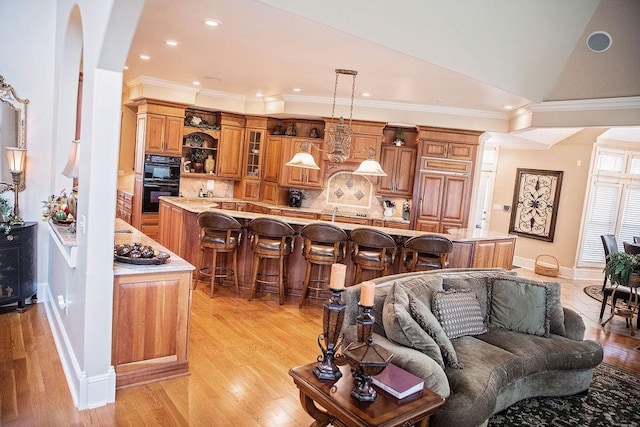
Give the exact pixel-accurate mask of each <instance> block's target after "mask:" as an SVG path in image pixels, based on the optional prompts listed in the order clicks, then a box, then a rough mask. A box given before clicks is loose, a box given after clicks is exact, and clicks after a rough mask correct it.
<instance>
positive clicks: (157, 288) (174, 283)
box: [111, 219, 193, 388]
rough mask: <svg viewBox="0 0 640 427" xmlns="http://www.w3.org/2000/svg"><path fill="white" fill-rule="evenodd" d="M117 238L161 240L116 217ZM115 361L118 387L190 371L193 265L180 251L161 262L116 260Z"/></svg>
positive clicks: (155, 245) (119, 240) (154, 244)
mask: <svg viewBox="0 0 640 427" xmlns="http://www.w3.org/2000/svg"><path fill="white" fill-rule="evenodd" d="M115 236H116V237H115V243H116V244H121V243H132V242H141V243H143V244H148V245H151V246H152V247H153V248H154V249H156V250H161V251H167V249H166V248H164V247H162V246H160V245H159V244H158V243H157V242H155V241H153V240H151V239H150V238H148V237H147V236H146V235H144V234H142V233H140V232H139V231H138V230H136V229H134V228H132V227H131V226H129V225H128V224H126V223H125V222H124V221H122V220H120V219H118V220H116V235H115ZM113 271H114V290H113V332H112V348H111V363H112V364H113V366H114V367H115V370H116V388H121V387H126V386H131V385H138V384H143V383H146V382H150V381H155V380H159V379H166V378H172V377H176V376H181V375H187V374H189V363H188V358H187V347H188V331H189V311H190V305H191V293H190V292H191V277H192V271H193V266H192V265H191V264H189V263H187V262H186V261H184V260H183V259H181V258H180V257H178V256H177V255H176V254H174V253H171V257H170V258H169V260H168V261H167V263H166V264H162V265H132V264H123V263H118V262H115V263H114V269H113Z"/></svg>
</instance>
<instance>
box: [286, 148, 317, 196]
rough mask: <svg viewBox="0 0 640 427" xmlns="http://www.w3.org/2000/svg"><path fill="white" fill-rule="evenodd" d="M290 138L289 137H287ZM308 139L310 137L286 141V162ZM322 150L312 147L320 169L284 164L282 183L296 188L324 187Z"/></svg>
mask: <svg viewBox="0 0 640 427" xmlns="http://www.w3.org/2000/svg"><path fill="white" fill-rule="evenodd" d="M287 139H289V138H287ZM306 141H308V138H290V140H287V141H285V142H286V150H283V151H284V152H285V154H284V155H283V156H282V157H283V160H284V161H285V162H288V161H289V160H291V158H292V157H293V156H294V155H295V154H296V153H298V152H300V151H301V149H302V144H303V143H305V142H306ZM322 154H323V153H322V152H321V151H318V150H316V149H314V148H311V155H312V156H313V159H314V160H315V161H316V164H317V165H318V167H320V169H319V170H317V169H306V168H298V167H293V166H284V168H283V171H282V176H283V180H282V185H284V186H286V187H295V188H316V189H322V188H323V187H324V177H323V174H322V165H323V157H322Z"/></svg>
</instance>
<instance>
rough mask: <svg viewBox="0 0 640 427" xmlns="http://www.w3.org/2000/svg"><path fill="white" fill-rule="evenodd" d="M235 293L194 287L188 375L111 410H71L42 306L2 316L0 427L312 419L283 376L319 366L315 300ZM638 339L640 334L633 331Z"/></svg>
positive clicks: (630, 346)
mask: <svg viewBox="0 0 640 427" xmlns="http://www.w3.org/2000/svg"><path fill="white" fill-rule="evenodd" d="M518 274H519V275H521V276H524V277H531V278H535V279H538V280H546V281H549V280H558V281H560V282H561V283H562V301H563V305H565V306H567V307H571V308H573V309H574V310H576V311H577V312H579V313H580V314H581V315H582V316H583V318H584V319H585V323H586V325H587V332H586V335H587V338H589V339H593V340H595V341H598V342H600V343H601V344H602V345H603V346H604V349H605V361H606V362H607V363H610V364H612V365H615V366H618V367H620V368H623V369H625V370H628V371H632V372H634V373H636V374H639V375H640V351H638V350H637V348H638V346H640V339H638V338H634V337H631V336H630V335H629V330H628V329H626V327H625V322H624V320H622V319H620V318H614V320H612V321H611V322H610V323H609V324H608V325H607V326H606V328H605V329H603V328H602V327H600V326H599V323H598V315H599V309H600V303H599V302H598V301H596V300H594V299H592V298H590V297H588V296H587V295H586V294H585V293H584V292H583V288H584V286H586V285H588V284H595V283H598V282H584V281H581V282H571V281H568V280H563V279H555V278H548V277H543V276H537V275H535V274H534V273H532V272H528V271H526V270H522V269H519V270H518ZM246 292H247V291H246V290H245V291H243V294H242V295H241V296H240V297H238V296H236V294H235V292H234V291H233V289H232V288H228V287H216V295H215V297H214V298H213V299H209V296H208V288H206V287H205V286H204V284H200V286H199V288H198V290H196V291H194V293H193V297H192V310H191V320H190V322H191V323H190V335H189V364H190V369H191V375H189V376H187V377H181V378H175V379H170V380H164V381H158V382H155V383H150V384H146V385H142V386H137V387H131V388H125V389H120V390H118V391H117V392H116V403H115V404H111V405H108V406H106V407H101V408H97V409H89V410H85V411H78V410H76V409H75V407H74V406H73V402H72V399H71V395H70V393H69V391H68V388H67V385H66V380H65V378H64V375H63V372H62V366H61V364H60V361H59V359H58V355H57V352H56V349H55V345H54V342H53V338H52V335H51V332H50V330H49V327H48V324H47V319H46V314H45V310H44V307H43V306H42V305H35V306H30V307H29V309H28V310H27V311H26V312H25V313H23V314H18V313H16V312H15V311H8V310H7V309H3V311H4V312H3V313H2V314H0V426H40V425H46V426H69V425H74V426H113V425H118V426H145V425H149V426H151V425H153V426H156V425H170V426H188V425H206V426H210V425H216V426H217V425H220V426H222V425H225V426H226V425H237V426H240V425H241V426H301V425H309V424H310V423H311V421H312V419H311V417H309V416H308V415H307V414H306V413H305V412H304V411H303V410H302V407H301V406H300V403H299V398H298V392H297V388H296V387H295V386H294V384H293V381H292V380H291V378H290V377H289V375H288V370H289V368H291V367H293V366H296V365H302V364H305V363H310V362H313V361H315V360H316V357H317V356H318V355H319V353H320V351H319V349H318V347H317V344H316V338H317V336H318V334H319V333H320V330H321V318H322V308H321V302H320V301H317V300H310V301H309V302H307V303H306V304H305V306H304V307H303V308H302V309H299V308H298V299H297V298H287V299H286V300H285V304H284V305H282V306H280V305H279V304H278V301H277V295H269V294H264V293H261V294H260V295H259V297H258V299H256V300H253V301H251V302H248V301H247V300H246V295H245V294H246ZM639 334H640V332H639Z"/></svg>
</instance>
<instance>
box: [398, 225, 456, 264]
mask: <svg viewBox="0 0 640 427" xmlns="http://www.w3.org/2000/svg"><path fill="white" fill-rule="evenodd" d="M452 250H453V243H452V242H451V240H449V239H447V238H446V237H444V236H440V235H437V234H425V235H422V236H415V237H411V238H409V239H408V240H407V241H406V242H404V245H403V247H402V256H401V260H402V263H403V264H404V267H405V268H406V270H407V271H411V272H413V271H425V270H435V269H442V268H447V267H448V266H449V261H448V258H449V254H450V253H451V251H452Z"/></svg>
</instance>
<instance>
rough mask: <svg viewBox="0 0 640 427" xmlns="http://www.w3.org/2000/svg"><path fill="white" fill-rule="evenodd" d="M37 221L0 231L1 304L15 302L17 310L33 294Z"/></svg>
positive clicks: (34, 291) (23, 306)
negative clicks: (5, 232)
mask: <svg viewBox="0 0 640 427" xmlns="http://www.w3.org/2000/svg"><path fill="white" fill-rule="evenodd" d="M37 228H38V227H37V223H36V222H25V223H24V224H23V225H13V226H11V231H10V232H9V234H3V233H0V305H6V304H14V303H16V302H17V303H18V311H22V310H24V308H25V304H26V300H27V299H28V298H31V297H33V296H34V295H35V294H36V291H37V290H38V289H37V283H36V231H37Z"/></svg>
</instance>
